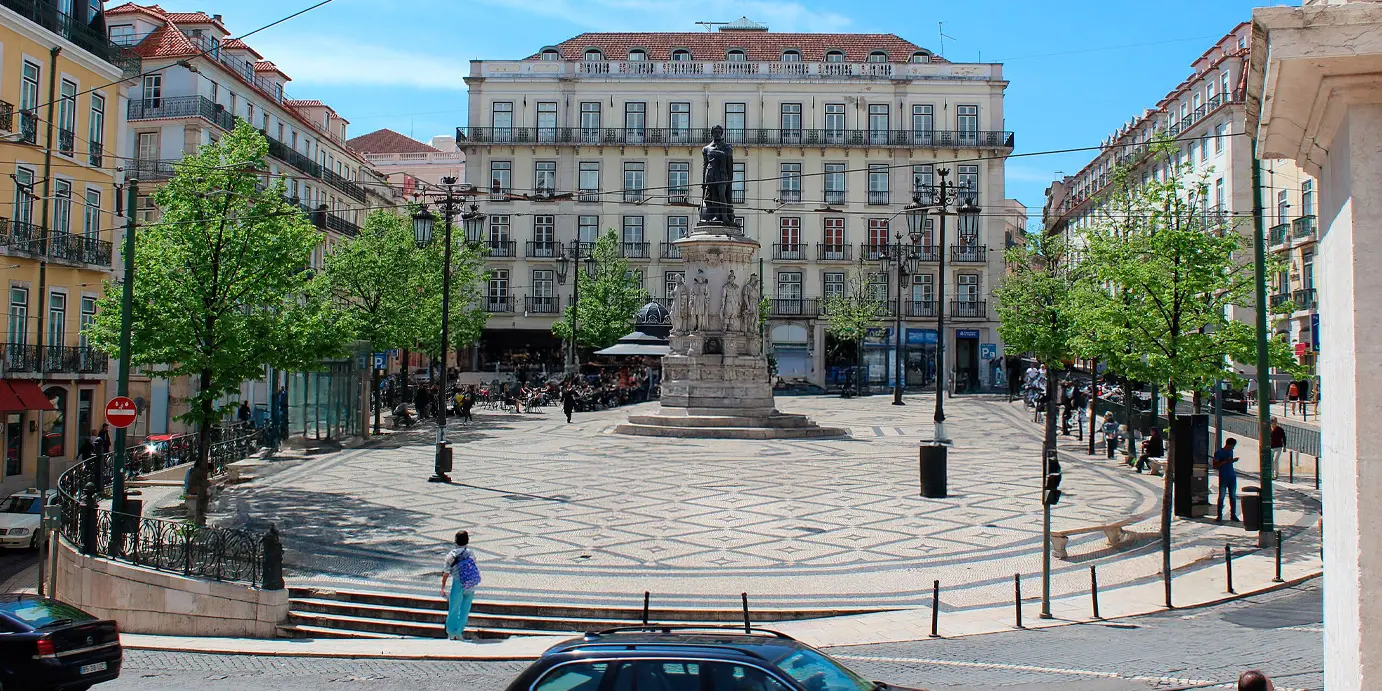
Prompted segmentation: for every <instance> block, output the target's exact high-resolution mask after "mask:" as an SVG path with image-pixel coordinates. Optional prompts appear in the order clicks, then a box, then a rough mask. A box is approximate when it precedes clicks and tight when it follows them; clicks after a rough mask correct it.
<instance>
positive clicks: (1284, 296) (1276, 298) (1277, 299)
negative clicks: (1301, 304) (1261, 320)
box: [1268, 293, 1291, 309]
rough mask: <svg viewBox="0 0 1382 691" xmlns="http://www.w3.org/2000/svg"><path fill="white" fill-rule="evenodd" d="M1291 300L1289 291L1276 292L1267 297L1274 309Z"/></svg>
mask: <svg viewBox="0 0 1382 691" xmlns="http://www.w3.org/2000/svg"><path fill="white" fill-rule="evenodd" d="M1290 301H1291V294H1290V293H1277V294H1275V295H1273V296H1271V297H1270V298H1268V303H1269V304H1271V306H1272V308H1273V309H1275V308H1277V307H1280V306H1282V305H1284V304H1286V303H1288V302H1290Z"/></svg>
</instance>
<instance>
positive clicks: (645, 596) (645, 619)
mask: <svg viewBox="0 0 1382 691" xmlns="http://www.w3.org/2000/svg"><path fill="white" fill-rule="evenodd" d="M649 597H650V594H649V593H648V591H646V590H645V591H643V625H644V626H647V625H648V598H649Z"/></svg>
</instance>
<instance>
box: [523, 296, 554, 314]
mask: <svg viewBox="0 0 1382 691" xmlns="http://www.w3.org/2000/svg"><path fill="white" fill-rule="evenodd" d="M523 311H524V312H527V313H528V314H556V313H558V312H560V311H561V298H559V297H556V296H551V295H547V296H542V297H533V296H532V295H529V296H527V297H525V298H523Z"/></svg>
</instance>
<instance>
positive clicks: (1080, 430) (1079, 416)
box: [1070, 384, 1089, 441]
mask: <svg viewBox="0 0 1382 691" xmlns="http://www.w3.org/2000/svg"><path fill="white" fill-rule="evenodd" d="M1070 405H1072V406H1074V407H1075V438H1076V439H1078V440H1080V441H1084V423H1085V413H1086V409H1087V408H1089V397H1088V396H1086V395H1085V392H1084V387H1081V386H1079V385H1078V384H1077V385H1076V386H1075V393H1074V394H1072V395H1071V396H1070Z"/></svg>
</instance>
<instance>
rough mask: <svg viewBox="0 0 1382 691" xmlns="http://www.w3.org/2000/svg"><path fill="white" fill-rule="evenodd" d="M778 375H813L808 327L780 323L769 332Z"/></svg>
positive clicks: (799, 376) (785, 376)
mask: <svg viewBox="0 0 1382 691" xmlns="http://www.w3.org/2000/svg"><path fill="white" fill-rule="evenodd" d="M768 337H769V340H770V342H771V343H772V354H773V359H774V360H775V361H776V363H777V376H778V377H781V378H783V379H788V380H790V379H808V378H809V377H810V376H811V348H810V343H809V341H808V334H807V332H806V327H804V326H799V325H797V324H780V325H778V326H774V327H773V328H772V331H770V332H769V336H768Z"/></svg>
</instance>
